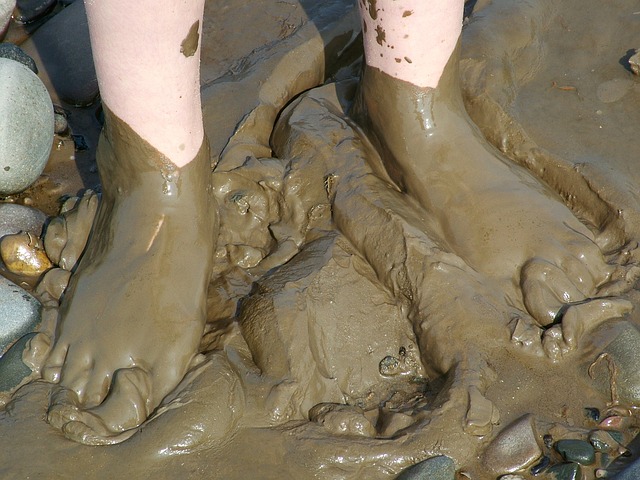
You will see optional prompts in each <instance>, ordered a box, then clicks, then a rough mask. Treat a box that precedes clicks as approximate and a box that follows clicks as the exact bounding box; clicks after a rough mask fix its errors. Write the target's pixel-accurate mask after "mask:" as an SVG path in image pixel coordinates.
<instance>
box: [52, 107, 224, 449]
mask: <svg viewBox="0 0 640 480" xmlns="http://www.w3.org/2000/svg"><path fill="white" fill-rule="evenodd" d="M98 162H99V163H100V172H101V174H102V175H103V178H102V180H103V195H102V201H101V203H100V206H99V209H98V214H97V218H96V220H95V222H94V228H93V232H92V236H91V237H90V239H89V244H88V246H87V249H86V252H85V254H84V256H83V258H82V259H81V261H80V264H79V267H78V270H77V273H76V274H75V275H74V276H73V277H72V280H71V283H70V285H69V288H68V289H67V291H66V293H65V296H64V298H63V301H62V306H61V317H60V320H59V324H58V327H57V332H56V338H55V339H54V346H53V349H52V351H51V354H50V355H49V357H48V359H47V360H46V362H45V364H44V367H43V369H42V372H43V376H44V377H45V379H47V380H49V381H52V382H59V383H60V385H61V387H62V388H61V390H60V391H59V392H58V394H57V395H54V397H53V398H52V403H51V405H50V408H49V414H48V419H49V422H50V423H51V424H53V425H54V426H56V427H58V428H60V429H62V430H63V431H64V432H65V434H66V435H67V436H69V437H71V438H72V439H74V440H77V441H81V442H84V443H91V444H104V443H115V442H117V441H121V440H123V439H125V438H127V437H128V436H130V435H131V434H132V433H133V432H135V427H137V426H139V425H140V424H141V423H142V422H143V421H144V420H145V419H146V418H147V417H148V415H149V414H150V413H151V412H152V411H153V410H154V409H155V408H156V407H157V406H158V404H159V403H160V402H161V401H162V399H163V398H164V397H165V395H167V393H169V392H170V391H171V390H172V389H173V388H174V387H175V386H176V385H177V384H178V383H179V382H180V380H181V379H182V378H183V376H184V375H185V373H186V371H187V369H188V368H189V366H190V364H191V363H192V361H193V360H194V358H196V355H197V347H198V344H199V341H200V337H201V335H202V332H203V328H204V323H205V307H206V290H207V285H208V282H209V275H210V268H211V262H212V260H211V259H212V252H213V246H214V245H213V243H214V242H215V239H216V237H215V230H216V228H217V225H216V221H215V218H216V217H215V216H216V213H215V212H216V210H215V205H214V204H213V203H212V200H211V192H210V186H209V182H210V163H209V152H208V148H207V144H206V141H205V142H204V143H203V146H202V147H201V149H200V151H199V153H198V155H197V156H196V158H195V159H194V160H193V161H192V162H190V163H189V164H188V165H186V166H185V167H182V168H180V169H177V168H175V167H174V166H173V165H172V164H170V163H169V162H167V160H166V159H165V158H164V157H163V156H162V155H161V154H159V153H158V152H157V151H156V150H154V149H153V148H152V147H151V146H149V145H148V144H147V143H146V142H144V140H142V139H141V138H140V137H139V136H137V135H136V134H135V133H134V132H133V131H132V130H131V129H130V128H129V127H128V126H127V125H126V124H125V123H124V122H122V121H121V120H119V119H118V118H117V117H115V116H114V115H113V114H110V113H109V114H108V116H107V123H106V127H105V131H104V132H103V137H102V138H101V141H100V145H99V147H98ZM132 429H133V430H132Z"/></svg>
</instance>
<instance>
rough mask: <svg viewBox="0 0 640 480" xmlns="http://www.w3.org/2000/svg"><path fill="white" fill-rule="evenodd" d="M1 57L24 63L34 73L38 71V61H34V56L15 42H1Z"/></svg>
mask: <svg viewBox="0 0 640 480" xmlns="http://www.w3.org/2000/svg"><path fill="white" fill-rule="evenodd" d="M0 58H8V59H9V60H15V61H16V62H20V63H21V64H23V65H24V66H25V67H28V68H29V70H31V71H32V72H33V73H36V74H37V73H38V67H37V66H36V62H34V61H33V58H31V57H30V56H29V55H27V54H26V53H24V50H22V49H21V48H20V47H19V46H17V45H14V44H13V43H9V42H5V43H0Z"/></svg>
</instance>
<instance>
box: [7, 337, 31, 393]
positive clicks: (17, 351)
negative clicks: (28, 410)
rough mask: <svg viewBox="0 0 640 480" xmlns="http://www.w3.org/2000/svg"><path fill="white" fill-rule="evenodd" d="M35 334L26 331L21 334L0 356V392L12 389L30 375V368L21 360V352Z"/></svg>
mask: <svg viewBox="0 0 640 480" xmlns="http://www.w3.org/2000/svg"><path fill="white" fill-rule="evenodd" d="M35 335H36V334H35V333H28V334H27V335H25V336H23V337H22V338H20V339H19V340H18V341H17V342H16V343H14V344H13V345H12V346H11V348H10V349H9V350H7V353H5V354H4V355H3V356H2V358H0V392H8V391H9V390H12V389H13V388H15V387H17V386H18V385H19V384H20V383H21V382H22V380H24V379H25V377H27V376H29V375H31V368H29V367H28V366H27V365H25V364H24V362H23V361H22V352H23V351H24V349H25V347H26V346H27V343H28V342H29V340H31V338H33V337H34V336H35Z"/></svg>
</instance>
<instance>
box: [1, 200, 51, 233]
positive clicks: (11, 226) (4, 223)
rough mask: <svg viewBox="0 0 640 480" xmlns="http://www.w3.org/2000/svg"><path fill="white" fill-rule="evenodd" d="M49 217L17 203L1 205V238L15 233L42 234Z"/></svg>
mask: <svg viewBox="0 0 640 480" xmlns="http://www.w3.org/2000/svg"><path fill="white" fill-rule="evenodd" d="M46 220H47V216H46V215H45V214H44V213H43V212H41V211H40V210H38V209H36V208H32V207H27V206H25V205H16V204H15V203H0V238H2V237H4V236H5V235H12V234H14V233H20V232H29V233H32V234H34V235H36V236H40V234H41V233H42V226H43V225H44V222H45V221H46Z"/></svg>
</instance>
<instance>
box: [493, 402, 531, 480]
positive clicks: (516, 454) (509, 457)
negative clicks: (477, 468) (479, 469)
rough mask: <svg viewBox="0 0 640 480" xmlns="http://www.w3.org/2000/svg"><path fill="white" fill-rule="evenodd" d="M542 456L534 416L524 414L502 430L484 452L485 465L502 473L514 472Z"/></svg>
mask: <svg viewBox="0 0 640 480" xmlns="http://www.w3.org/2000/svg"><path fill="white" fill-rule="evenodd" d="M541 456H542V450H541V449H540V446H539V445H538V440H537V434H536V432H535V429H534V424H533V416H532V415H524V416H523V417H520V418H519V419H517V420H515V421H514V422H513V423H512V424H510V425H509V426H507V427H506V428H505V429H504V430H502V431H501V432H500V433H499V434H498V436H497V437H496V438H494V439H493V440H492V441H491V443H490V444H489V446H488V447H487V449H486V450H485V451H484V454H483V459H482V460H483V463H484V465H485V466H486V467H487V468H488V469H489V470H490V471H492V472H493V473H495V474H497V475H500V474H505V473H513V472H516V471H518V470H522V469H524V468H527V467H529V466H531V465H533V464H534V463H536V462H537V461H538V460H539V459H540V457H541Z"/></svg>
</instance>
